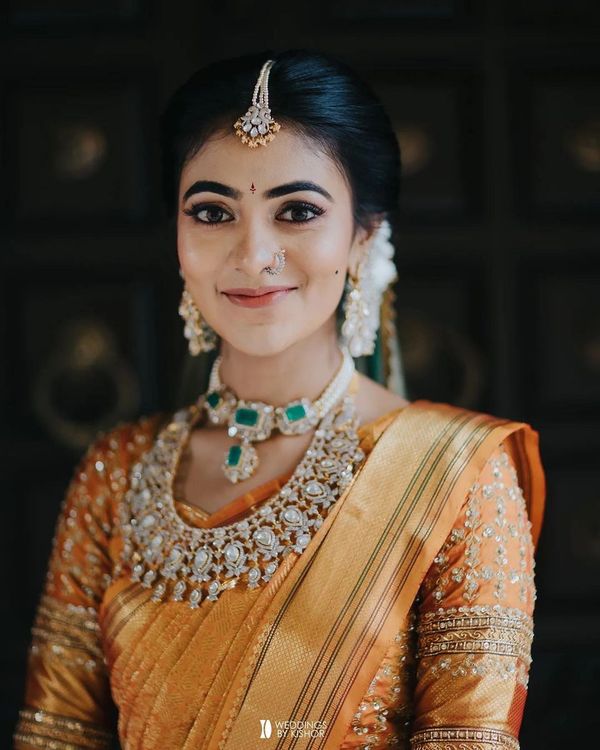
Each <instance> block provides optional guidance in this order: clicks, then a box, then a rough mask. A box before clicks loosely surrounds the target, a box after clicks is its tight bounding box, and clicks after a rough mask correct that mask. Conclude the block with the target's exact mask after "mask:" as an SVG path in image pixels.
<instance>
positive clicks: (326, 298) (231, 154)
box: [177, 125, 368, 356]
mask: <svg viewBox="0 0 600 750" xmlns="http://www.w3.org/2000/svg"><path fill="white" fill-rule="evenodd" d="M352 229H353V218H352V203H351V193H350V188H349V186H348V184H347V182H346V180H345V178H344V176H343V175H342V174H341V173H340V171H339V170H338V168H337V167H336V165H335V163H334V162H333V161H332V160H331V158H330V157H328V156H326V155H325V154H324V153H322V152H320V151H318V150H317V148H316V146H315V144H314V143H313V142H311V141H307V140H305V139H304V138H302V137H300V136H299V135H296V134H294V133H292V132H291V130H290V129H287V130H286V129H285V127H284V126H283V125H282V128H281V130H280V131H279V132H278V133H277V134H276V135H275V138H274V140H273V141H271V142H270V143H269V144H267V146H258V147H257V148H254V149H251V148H249V147H248V146H247V145H245V144H243V143H242V142H241V141H240V139H239V138H238V136H236V135H235V133H234V132H233V131H232V132H231V134H229V133H227V134H225V135H223V134H222V133H221V134H218V135H217V136H215V137H213V138H212V139H210V140H209V141H207V142H206V144H205V145H204V146H203V147H202V149H201V150H200V151H199V152H198V153H197V154H196V155H195V156H194V157H193V158H192V159H191V160H190V161H189V162H187V164H186V165H185V167H184V169H183V171H182V174H181V180H180V185H179V203H178V212H177V252H178V255H179V263H180V265H181V269H182V271H183V274H184V278H185V282H186V285H187V288H188V290H189V292H190V294H191V295H192V297H193V299H194V301H195V303H196V304H197V306H198V308H199V310H200V313H201V314H202V316H203V318H204V319H205V320H206V322H207V323H208V324H209V325H210V326H211V327H212V328H214V329H215V331H216V332H217V333H218V334H219V336H220V337H221V338H222V339H223V340H224V342H227V343H228V344H229V345H231V346H232V347H234V348H235V349H237V350H239V351H241V352H244V353H246V354H249V355H253V356H267V355H274V354H277V353H279V352H281V351H283V350H285V349H287V348H288V347H290V346H291V345H293V344H295V343H296V342H298V341H300V340H302V339H304V338H306V337H308V336H311V335H312V334H315V333H316V332H317V331H319V329H322V328H323V327H324V326H331V325H332V323H333V321H334V318H333V316H334V313H335V309H336V307H337V305H338V303H339V300H340V298H341V295H342V293H343V289H344V281H345V276H346V271H347V270H348V269H349V268H350V270H351V271H352V272H355V270H356V267H357V264H358V261H359V260H360V257H361V253H362V252H363V251H364V249H365V242H366V241H367V240H368V235H367V233H366V232H365V231H364V230H362V229H359V231H357V233H356V236H355V238H354V239H353V238H352ZM280 248H283V249H285V261H286V263H285V267H284V269H283V270H282V272H281V273H280V274H279V275H277V276H272V275H269V274H268V273H267V271H265V270H264V269H265V266H269V265H270V266H275V265H276V260H275V257H274V256H275V253H276V251H277V250H279V249H280ZM265 287H278V288H281V287H283V288H284V289H283V291H280V292H273V293H268V294H267V295H266V296H258V297H257V296H255V297H254V298H252V297H248V296H244V295H243V292H244V291H246V292H247V293H250V292H252V291H255V292H256V291H257V290H259V291H264V288H265ZM232 290H237V294H234V293H233V291H232Z"/></svg>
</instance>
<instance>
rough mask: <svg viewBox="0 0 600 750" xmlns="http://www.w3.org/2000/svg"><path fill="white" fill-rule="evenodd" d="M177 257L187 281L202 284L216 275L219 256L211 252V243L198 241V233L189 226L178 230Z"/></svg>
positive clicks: (180, 227)
mask: <svg viewBox="0 0 600 750" xmlns="http://www.w3.org/2000/svg"><path fill="white" fill-rule="evenodd" d="M177 255H178V256H179V264H180V266H181V268H182V269H183V272H184V274H185V276H186V278H187V279H189V280H190V281H196V282H202V281H204V280H208V279H209V277H210V276H211V275H213V274H214V273H216V270H217V266H218V258H219V254H218V253H214V252H211V247H210V243H206V242H203V243H202V246H200V243H199V241H198V236H197V233H195V232H194V231H193V228H192V229H190V228H188V227H187V226H179V227H178V230H177Z"/></svg>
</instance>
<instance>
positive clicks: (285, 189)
mask: <svg viewBox="0 0 600 750" xmlns="http://www.w3.org/2000/svg"><path fill="white" fill-rule="evenodd" d="M300 190H310V191H312V192H314V193H320V194H321V195H322V196H323V197H324V198H327V200H329V201H331V202H332V203H333V202H334V201H333V198H332V197H331V195H330V194H329V193H328V192H327V190H325V188H322V187H321V186H320V185H317V183H316V182H311V181H310V180H296V181H295V182H286V183H285V185H278V186H277V187H274V188H271V189H270V190H265V191H264V193H263V197H264V198H280V197H281V196H282V195H288V194H289V193H297V192H299V191H300ZM203 192H209V193H218V194H219V195H224V196H225V197H226V198H234V199H235V200H239V199H240V198H241V197H242V193H241V191H239V190H236V189H235V188H232V187H230V186H229V185H224V184H223V183H222V182H215V181H214V180H198V181H197V182H194V184H193V185H191V186H190V187H189V188H188V189H187V190H186V191H185V193H184V194H183V200H184V202H185V201H186V200H187V199H188V198H189V197H190V195H194V194H195V193H203Z"/></svg>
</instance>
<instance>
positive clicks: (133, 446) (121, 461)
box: [74, 411, 171, 490]
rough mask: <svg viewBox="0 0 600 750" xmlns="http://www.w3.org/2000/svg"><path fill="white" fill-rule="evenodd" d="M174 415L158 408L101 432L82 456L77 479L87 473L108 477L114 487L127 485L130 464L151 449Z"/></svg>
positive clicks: (106, 480)
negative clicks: (159, 410)
mask: <svg viewBox="0 0 600 750" xmlns="http://www.w3.org/2000/svg"><path fill="white" fill-rule="evenodd" d="M170 417H171V415H170V414H169V413H167V412H162V411H161V412H158V411H157V412H153V413H151V414H143V415H141V416H139V417H137V418H136V419H132V420H129V421H121V422H118V423H117V424H115V425H114V426H113V427H111V428H109V429H107V430H102V431H99V432H98V433H97V434H96V436H95V438H94V439H93V440H92V441H91V443H90V444H89V445H88V447H87V449H86V451H85V453H84V455H83V456H82V457H81V459H80V461H79V465H78V471H77V472H76V475H75V477H74V479H77V477H78V475H79V476H80V472H85V473H86V474H87V475H88V476H90V475H93V476H95V477H96V478H102V479H104V480H105V482H106V483H107V484H109V485H110V488H111V489H113V490H115V489H117V488H118V487H119V486H123V485H124V484H125V479H126V474H127V472H128V470H129V467H130V466H131V465H132V464H133V463H135V461H137V460H138V459H139V457H140V456H141V455H142V454H143V453H145V452H146V451H147V450H148V449H149V447H150V446H151V444H152V442H153V440H154V438H155V436H156V434H157V433H158V431H159V430H160V429H161V427H162V425H163V424H165V423H167V422H168V421H169V419H170Z"/></svg>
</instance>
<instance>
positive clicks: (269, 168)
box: [180, 125, 347, 195]
mask: <svg viewBox="0 0 600 750" xmlns="http://www.w3.org/2000/svg"><path fill="white" fill-rule="evenodd" d="M199 177H202V178H203V179H211V180H217V181H220V182H224V183H226V184H228V185H232V186H233V187H237V188H239V189H241V190H243V191H244V192H245V191H246V188H247V185H246V183H248V185H250V183H251V182H254V183H255V184H257V181H259V182H260V183H262V184H261V185H260V186H259V185H257V187H261V188H268V187H273V186H275V185H279V184H283V183H284V182H291V181H293V180H298V179H310V180H312V181H313V182H317V183H319V184H321V185H322V186H323V187H325V188H326V189H327V190H328V191H329V192H330V193H331V194H332V195H333V193H334V192H337V193H338V194H339V192H340V191H344V190H347V185H346V179H345V176H344V175H343V174H342V172H341V171H340V169H339V167H338V165H337V163H336V162H335V161H334V160H333V159H332V158H331V157H330V156H329V155H328V154H326V153H325V152H324V151H323V150H322V148H321V147H320V144H318V143H317V142H316V141H315V140H313V139H310V138H308V137H307V136H302V135H300V134H298V133H296V132H294V131H293V130H291V129H290V128H287V129H286V128H285V125H282V126H281V130H279V131H278V132H277V133H276V134H275V138H274V139H273V140H272V141H271V142H270V143H268V144H267V145H266V146H258V147H257V148H250V147H249V146H247V145H246V144H245V143H242V142H241V140H240V139H239V137H238V136H237V135H236V134H235V133H234V132H233V128H232V131H231V133H226V132H225V133H224V132H222V131H220V132H219V133H216V134H215V135H213V136H211V138H209V139H208V140H207V141H206V142H205V143H204V144H203V146H202V148H201V149H200V150H199V151H198V153H197V154H195V155H194V156H193V157H192V158H191V159H190V160H189V161H188V162H186V164H185V165H184V167H183V169H182V172H181V181H180V182H181V184H180V188H181V191H184V190H185V189H186V186H187V184H188V183H189V182H190V181H191V180H192V179H198V178H199Z"/></svg>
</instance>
